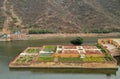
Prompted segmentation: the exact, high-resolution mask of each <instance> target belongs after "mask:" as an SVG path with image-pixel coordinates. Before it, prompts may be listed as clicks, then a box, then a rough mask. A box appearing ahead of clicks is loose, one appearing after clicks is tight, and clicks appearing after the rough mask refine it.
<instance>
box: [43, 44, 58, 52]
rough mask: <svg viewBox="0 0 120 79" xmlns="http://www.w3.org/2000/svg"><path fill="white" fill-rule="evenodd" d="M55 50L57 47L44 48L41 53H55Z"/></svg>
mask: <svg viewBox="0 0 120 79" xmlns="http://www.w3.org/2000/svg"><path fill="white" fill-rule="evenodd" d="M56 49H57V46H49V45H48V46H44V49H43V51H48V52H55V51H56Z"/></svg>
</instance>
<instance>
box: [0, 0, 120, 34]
mask: <svg viewBox="0 0 120 79" xmlns="http://www.w3.org/2000/svg"><path fill="white" fill-rule="evenodd" d="M3 1H4V0H0V6H2V4H1V3H2V2H3ZM7 1H8V2H7V9H8V13H9V15H11V17H12V13H11V11H10V7H9V6H13V8H14V15H15V14H16V17H17V18H16V19H17V20H18V21H19V22H21V25H19V27H20V28H35V29H38V28H39V29H46V30H49V31H52V32H62V33H63V32H64V33H66V32H68V33H76V32H77V33H78V32H92V31H94V30H97V31H98V30H99V29H100V30H105V31H106V30H110V31H119V30H120V26H119V25H120V6H119V5H120V0H7ZM1 12H2V11H1V10H0V14H1ZM0 17H1V16H0ZM0 20H1V18H0ZM14 20H15V18H14ZM14 20H13V23H14ZM20 20H21V21H20ZM1 21H2V20H1ZM0 26H2V22H0ZM12 28H14V27H12Z"/></svg>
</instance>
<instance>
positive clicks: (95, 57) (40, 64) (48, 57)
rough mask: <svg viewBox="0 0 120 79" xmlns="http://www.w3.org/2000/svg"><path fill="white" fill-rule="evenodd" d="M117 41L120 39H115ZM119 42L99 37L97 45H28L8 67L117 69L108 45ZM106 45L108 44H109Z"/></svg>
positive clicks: (115, 45)
mask: <svg viewBox="0 0 120 79" xmlns="http://www.w3.org/2000/svg"><path fill="white" fill-rule="evenodd" d="M114 40H115V39H114ZM116 40H117V42H118V43H119V41H120V39H116ZM105 44H106V45H108V44H109V45H113V46H114V47H116V48H117V49H119V46H118V45H120V44H116V43H114V42H113V41H111V40H108V39H107V41H105V39H99V40H98V44H97V45H44V46H41V47H28V48H26V49H25V50H24V51H23V52H22V53H20V54H19V55H18V56H17V57H16V58H15V59H14V60H13V61H12V62H10V64H9V67H10V68H93V69H99V68H104V69H108V68H110V69H117V61H116V60H115V59H114V58H113V56H112V55H111V54H110V50H109V48H108V47H106V46H104V45H105ZM109 45H108V46H109Z"/></svg>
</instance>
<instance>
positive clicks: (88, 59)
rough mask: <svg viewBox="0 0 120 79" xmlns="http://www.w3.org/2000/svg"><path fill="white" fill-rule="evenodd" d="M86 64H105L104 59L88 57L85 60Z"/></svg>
mask: <svg viewBox="0 0 120 79" xmlns="http://www.w3.org/2000/svg"><path fill="white" fill-rule="evenodd" d="M83 61H84V62H104V61H105V59H104V58H103V57H86V58H84V59H83Z"/></svg>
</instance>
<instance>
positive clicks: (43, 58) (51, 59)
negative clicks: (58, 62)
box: [38, 57, 54, 62]
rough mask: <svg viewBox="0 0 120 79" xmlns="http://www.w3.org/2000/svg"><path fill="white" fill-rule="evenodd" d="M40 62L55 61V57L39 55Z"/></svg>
mask: <svg viewBox="0 0 120 79" xmlns="http://www.w3.org/2000/svg"><path fill="white" fill-rule="evenodd" d="M38 62H54V57H39V58H38Z"/></svg>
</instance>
